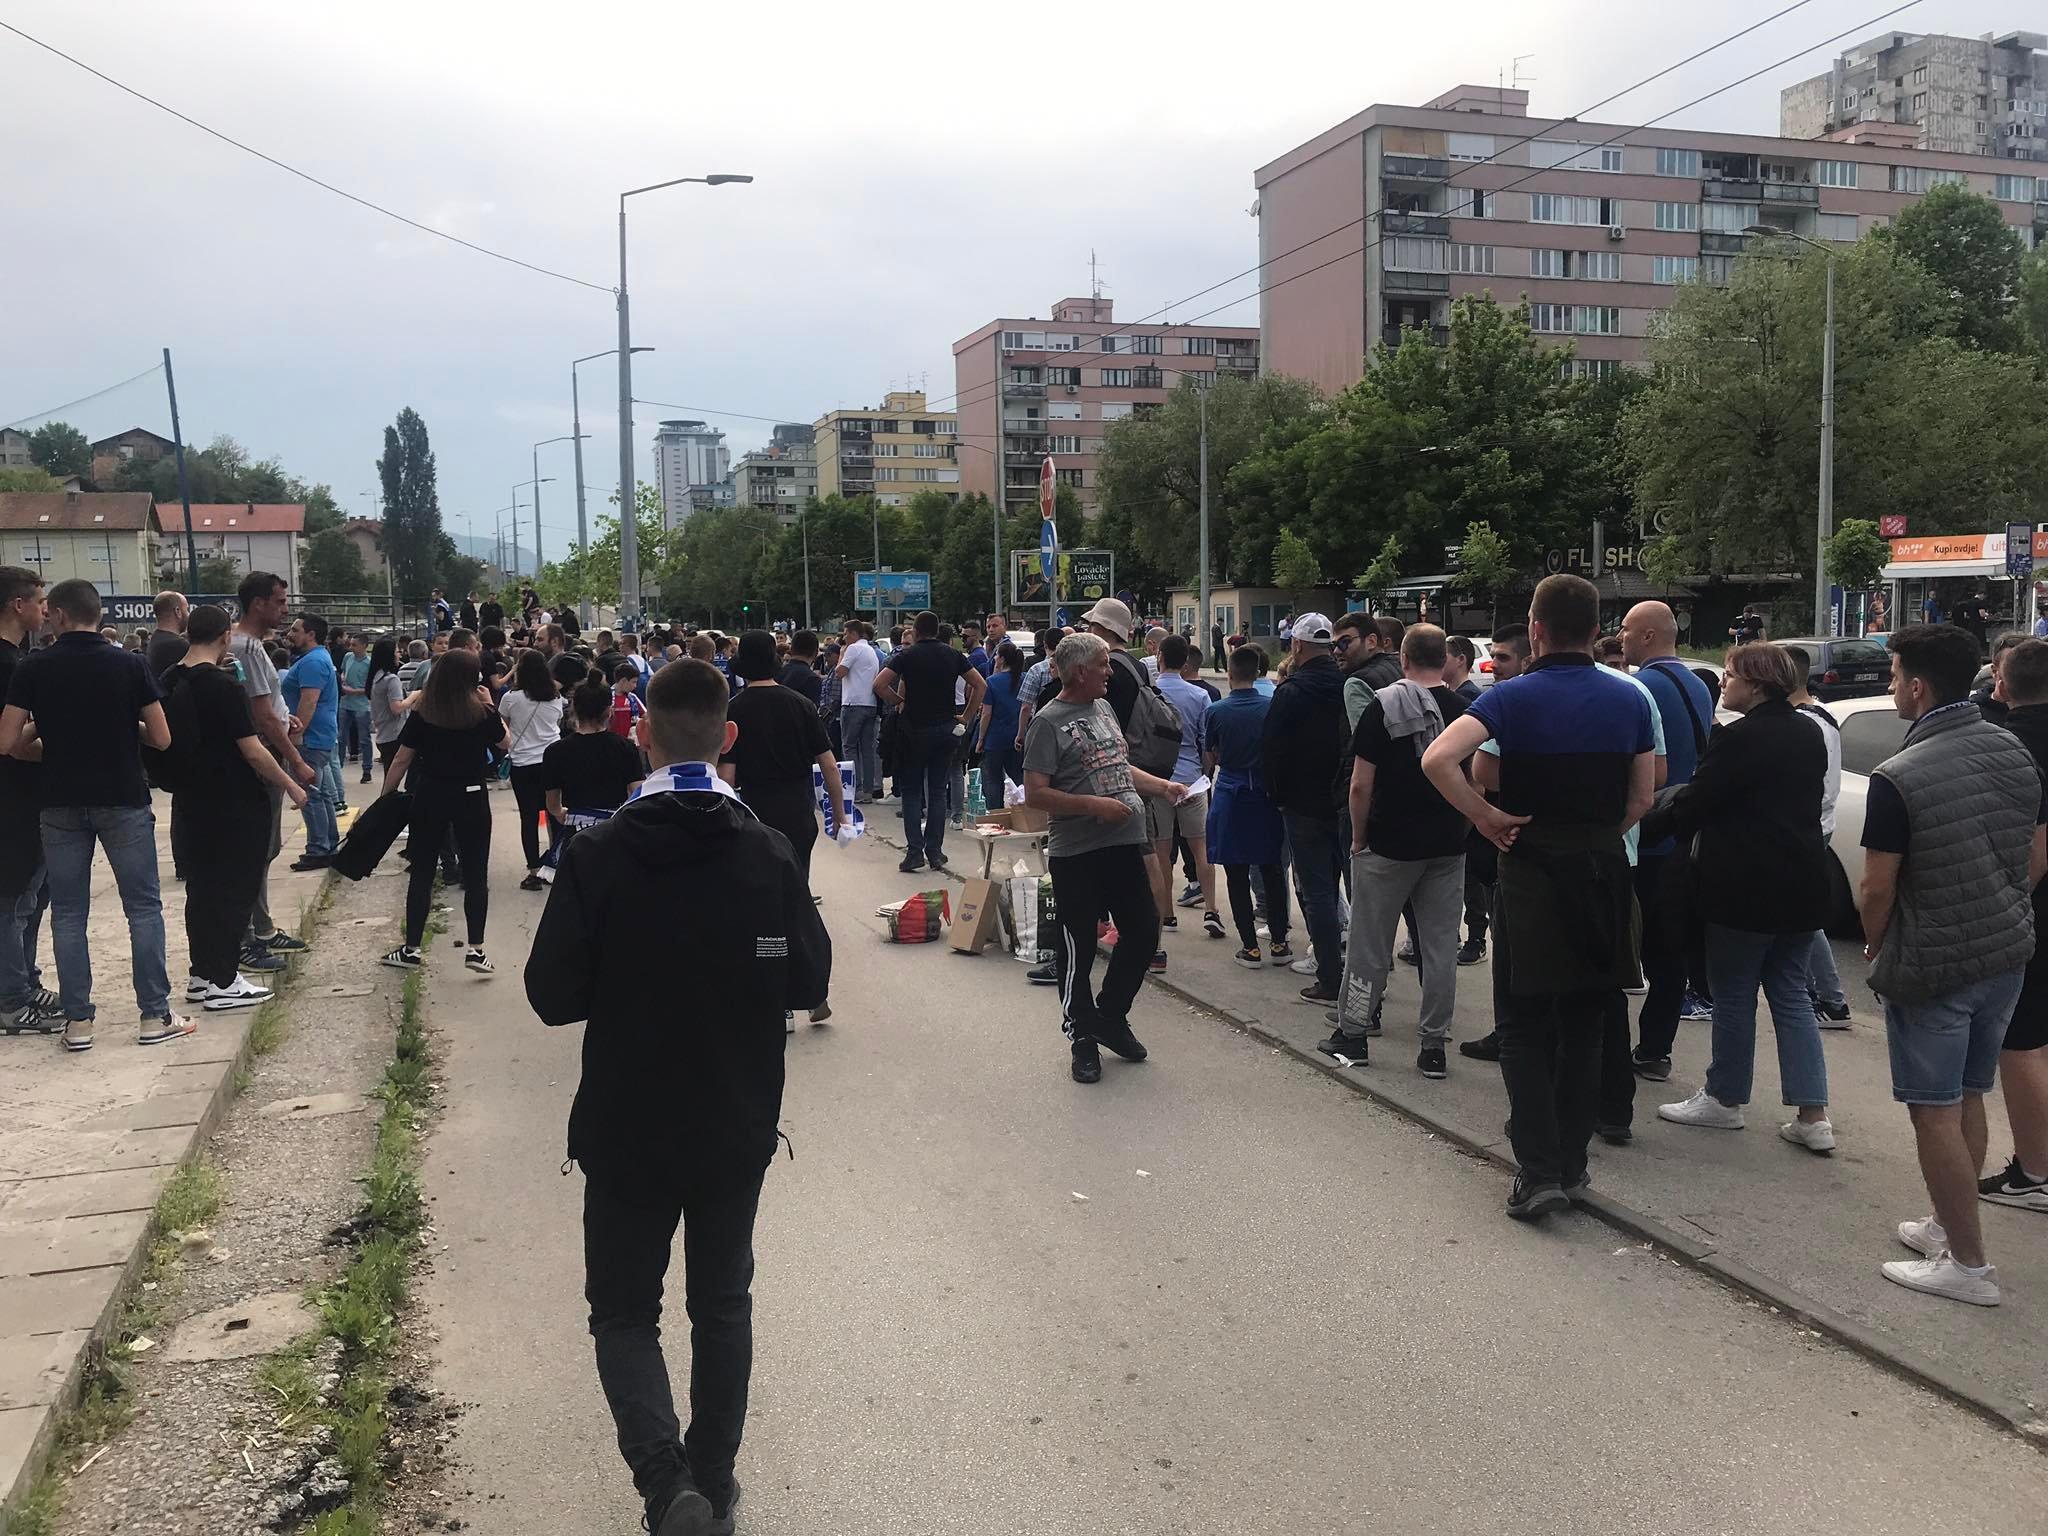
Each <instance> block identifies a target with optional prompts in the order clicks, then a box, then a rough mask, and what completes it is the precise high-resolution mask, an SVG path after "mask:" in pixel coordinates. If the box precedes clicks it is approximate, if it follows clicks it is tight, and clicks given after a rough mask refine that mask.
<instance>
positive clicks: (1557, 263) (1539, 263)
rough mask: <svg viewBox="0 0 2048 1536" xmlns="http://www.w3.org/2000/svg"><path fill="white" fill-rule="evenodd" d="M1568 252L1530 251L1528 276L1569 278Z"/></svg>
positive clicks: (1570, 257)
mask: <svg viewBox="0 0 2048 1536" xmlns="http://www.w3.org/2000/svg"><path fill="white" fill-rule="evenodd" d="M1571 259H1572V253H1571V252H1570V251H1531V252H1530V253H1529V275H1530V276H1531V277H1570V276H1571V275H1572V274H1571Z"/></svg>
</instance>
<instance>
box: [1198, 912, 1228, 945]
mask: <svg viewBox="0 0 2048 1536" xmlns="http://www.w3.org/2000/svg"><path fill="white" fill-rule="evenodd" d="M1202 932H1203V933H1205V934H1207V935H1208V936H1209V937H1210V938H1212V939H1220V938H1222V937H1223V914H1222V913H1221V912H1204V913H1203V914H1202Z"/></svg>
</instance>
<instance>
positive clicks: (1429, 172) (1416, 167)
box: [1380, 155, 1451, 181]
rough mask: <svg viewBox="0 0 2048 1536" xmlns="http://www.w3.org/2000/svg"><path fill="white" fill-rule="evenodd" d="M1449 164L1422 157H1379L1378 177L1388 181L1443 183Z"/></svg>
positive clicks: (1449, 170)
mask: <svg viewBox="0 0 2048 1536" xmlns="http://www.w3.org/2000/svg"><path fill="white" fill-rule="evenodd" d="M1450 174H1451V162H1450V161H1448V160H1433V159H1430V158H1428V157H1427V156H1424V155H1381V156H1380V175H1382V176H1383V177H1385V178H1386V179H1387V180H1389V181H1445V180H1448V179H1449V177H1450Z"/></svg>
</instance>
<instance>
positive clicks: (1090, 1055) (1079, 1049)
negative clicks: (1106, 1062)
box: [1072, 1040, 1102, 1083]
mask: <svg viewBox="0 0 2048 1536" xmlns="http://www.w3.org/2000/svg"><path fill="white" fill-rule="evenodd" d="M1072 1070H1073V1074H1074V1081H1075V1082H1077V1083H1099V1082H1101V1081H1102V1053H1101V1052H1100V1051H1098V1050H1096V1049H1095V1042H1094V1041H1093V1040H1090V1041H1088V1042H1087V1043H1086V1044H1085V1045H1077V1046H1075V1047H1074V1062H1073V1068H1072Z"/></svg>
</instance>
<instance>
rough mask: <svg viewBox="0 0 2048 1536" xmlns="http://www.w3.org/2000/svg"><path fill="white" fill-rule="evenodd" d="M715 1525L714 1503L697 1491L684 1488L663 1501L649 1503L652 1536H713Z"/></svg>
mask: <svg viewBox="0 0 2048 1536" xmlns="http://www.w3.org/2000/svg"><path fill="white" fill-rule="evenodd" d="M657 1505H659V1507H658V1509H657ZM712 1521H713V1515H712V1513H711V1501H710V1500H709V1499H707V1498H705V1497H704V1495H703V1494H701V1493H699V1492H698V1491H697V1490H696V1489H694V1488H688V1487H685V1488H680V1489H678V1490H676V1492H674V1493H673V1494H670V1495H666V1496H665V1497H664V1499H663V1500H660V1501H657V1500H649V1501H648V1505H647V1520H646V1526H647V1529H648V1531H649V1533H650V1536H710V1531H711V1528H712Z"/></svg>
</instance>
